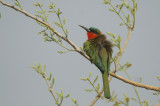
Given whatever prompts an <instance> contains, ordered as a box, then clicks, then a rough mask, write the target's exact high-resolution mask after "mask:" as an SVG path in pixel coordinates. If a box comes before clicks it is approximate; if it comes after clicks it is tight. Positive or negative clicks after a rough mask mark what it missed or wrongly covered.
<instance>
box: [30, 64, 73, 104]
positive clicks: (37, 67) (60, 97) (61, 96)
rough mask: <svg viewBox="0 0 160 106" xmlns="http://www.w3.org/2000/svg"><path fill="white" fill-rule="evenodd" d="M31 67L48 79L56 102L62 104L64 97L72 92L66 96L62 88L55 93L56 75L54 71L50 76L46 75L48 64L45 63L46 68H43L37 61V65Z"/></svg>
mask: <svg viewBox="0 0 160 106" xmlns="http://www.w3.org/2000/svg"><path fill="white" fill-rule="evenodd" d="M31 68H33V69H34V70H35V71H36V72H37V73H38V74H40V75H42V77H43V78H44V79H45V80H46V82H47V85H48V87H49V91H50V92H51V93H52V96H53V97H54V99H55V103H56V104H57V105H58V106H61V104H62V102H63V100H64V98H68V97H69V96H70V94H67V95H66V96H64V94H63V91H62V89H61V92H60V93H58V92H55V93H56V95H57V96H55V95H54V93H53V85H54V82H55V79H54V77H53V76H52V73H50V75H49V77H47V76H46V65H44V68H43V69H42V67H41V64H40V63H39V64H37V63H35V66H31Z"/></svg>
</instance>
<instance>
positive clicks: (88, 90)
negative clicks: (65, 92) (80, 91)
mask: <svg viewBox="0 0 160 106" xmlns="http://www.w3.org/2000/svg"><path fill="white" fill-rule="evenodd" d="M85 91H86V92H92V91H94V90H93V89H85Z"/></svg>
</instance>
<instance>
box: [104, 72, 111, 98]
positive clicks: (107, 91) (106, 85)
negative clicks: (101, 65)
mask: <svg viewBox="0 0 160 106" xmlns="http://www.w3.org/2000/svg"><path fill="white" fill-rule="evenodd" d="M102 78H103V89H104V97H105V98H107V99H110V97H111V94H110V88H109V81H108V74H107V72H106V71H105V72H104V73H102Z"/></svg>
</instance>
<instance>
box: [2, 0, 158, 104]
mask: <svg viewBox="0 0 160 106" xmlns="http://www.w3.org/2000/svg"><path fill="white" fill-rule="evenodd" d="M0 3H1V4H3V5H5V6H7V7H10V8H12V9H14V10H16V11H19V12H21V13H23V14H24V15H26V16H27V17H30V18H32V19H33V20H35V21H38V22H40V23H42V24H44V25H45V26H46V27H48V28H49V29H50V30H52V31H53V32H54V33H55V34H56V35H57V36H58V37H60V38H62V39H63V40H64V41H66V42H67V43H68V44H70V45H71V46H72V47H73V48H74V49H75V51H76V52H78V53H79V54H81V55H82V56H84V57H85V58H86V59H88V60H89V61H90V58H89V57H88V56H87V55H86V54H85V53H84V52H82V51H81V50H80V49H79V48H78V47H77V46H76V45H75V44H74V43H73V42H72V41H70V40H69V39H68V38H66V37H64V36H62V35H61V34H60V33H58V32H57V31H56V30H55V29H54V28H53V27H52V26H51V25H50V24H49V23H46V22H44V21H42V20H40V19H38V18H37V17H35V16H33V15H31V14H29V13H27V12H26V11H24V10H21V9H18V8H16V7H15V6H13V5H10V4H7V3H5V2H3V1H2V0H0ZM133 25H134V20H133V23H132V27H131V28H129V29H128V36H127V39H126V41H125V43H124V45H123V47H122V49H121V53H120V55H119V57H118V59H117V61H116V66H118V64H119V62H120V59H121V57H122V54H123V53H124V50H125V48H126V46H127V44H128V41H129V39H130V36H131V32H132V28H133V27H134V26H133ZM115 72H116V69H115V68H114V69H113V71H112V72H110V75H111V76H110V78H109V80H111V79H112V77H115V78H117V79H119V80H121V81H123V82H125V83H128V84H131V85H134V86H137V87H141V88H146V89H148V90H154V91H160V88H158V87H154V86H149V85H144V84H141V83H137V82H133V81H130V80H128V79H125V78H123V77H121V76H118V75H116V74H115ZM102 93H103V89H102V91H101V92H100V95H97V96H96V98H95V99H94V100H93V101H92V102H91V103H90V106H93V105H94V104H95V103H96V101H97V100H98V99H99V98H100V96H101V95H102Z"/></svg>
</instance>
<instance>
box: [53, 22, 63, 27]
mask: <svg viewBox="0 0 160 106" xmlns="http://www.w3.org/2000/svg"><path fill="white" fill-rule="evenodd" d="M54 24H55V25H57V26H58V27H62V26H61V24H60V23H58V22H54Z"/></svg>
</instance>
